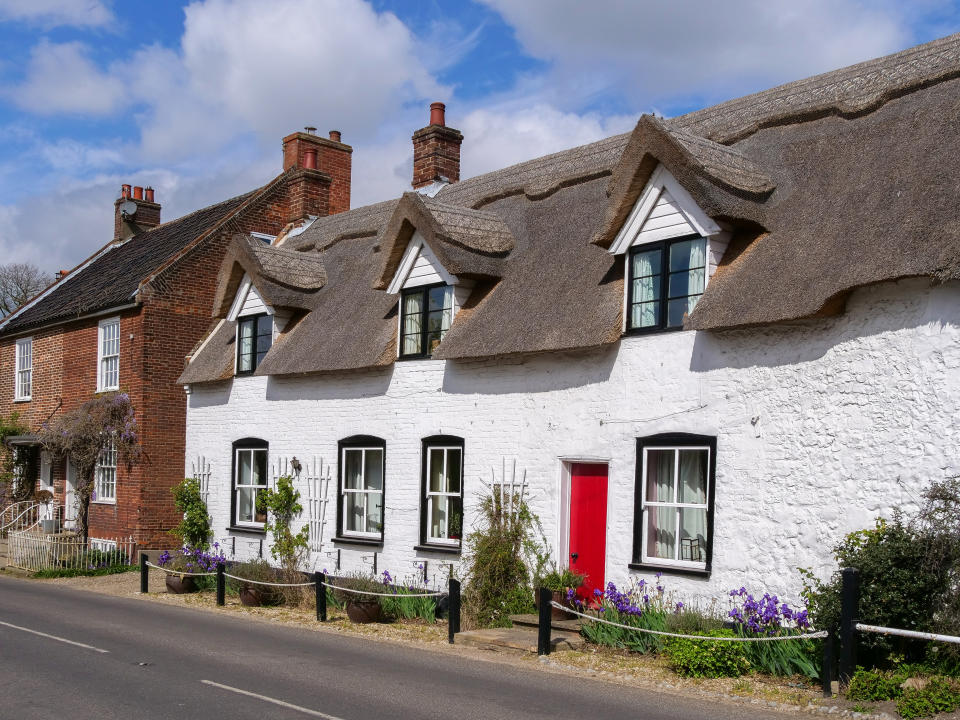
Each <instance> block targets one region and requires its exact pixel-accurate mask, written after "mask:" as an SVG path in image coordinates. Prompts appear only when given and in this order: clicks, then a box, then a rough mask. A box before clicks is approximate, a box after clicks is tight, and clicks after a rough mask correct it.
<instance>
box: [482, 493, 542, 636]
mask: <svg viewBox="0 0 960 720" xmlns="http://www.w3.org/2000/svg"><path fill="white" fill-rule="evenodd" d="M505 500H506V501H507V502H505ZM509 500H510V498H504V497H502V496H501V494H499V493H496V492H495V493H493V494H491V495H490V496H489V497H486V498H484V500H483V501H482V502H481V504H480V522H481V526H480V528H479V529H478V530H476V531H474V532H472V533H470V535H468V536H467V540H466V546H467V555H468V557H469V567H468V568H467V583H466V586H465V587H464V592H463V619H464V627H465V628H471V627H506V626H509V625H510V615H515V614H523V613H531V612H533V611H534V609H535V608H534V604H533V588H532V584H531V583H532V578H534V577H537V576H539V575H541V574H543V570H544V567H545V565H546V563H547V558H548V554H547V551H546V550H545V544H544V543H543V542H542V541H541V538H542V537H543V531H542V529H541V527H540V520H539V519H538V518H537V516H536V515H534V514H533V513H532V512H530V509H529V508H528V507H527V505H526V503H525V502H523V501H522V500H521V498H520V497H519V496H517V495H515V496H514V497H513V501H512V503H511V502H509ZM505 506H507V507H505ZM508 507H512V508H513V510H512V512H511V511H510V510H508V509H507V508H508Z"/></svg>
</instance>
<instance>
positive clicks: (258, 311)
mask: <svg viewBox="0 0 960 720" xmlns="http://www.w3.org/2000/svg"><path fill="white" fill-rule="evenodd" d="M263 313H266V314H267V315H273V308H271V307H270V306H269V305H267V304H266V303H265V302H264V301H263V299H262V298H261V297H260V293H258V292H257V289H256V288H255V287H254V286H253V282H252V281H251V280H250V276H249V275H244V276H243V280H241V281H240V289H239V290H237V295H236V297H235V298H234V299H233V305H231V306H230V312H229V313H227V320H231V321H232V320H236V319H237V318H239V317H245V316H248V315H262V314H263Z"/></svg>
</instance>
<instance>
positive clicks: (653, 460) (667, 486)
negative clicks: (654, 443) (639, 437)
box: [647, 450, 676, 502]
mask: <svg viewBox="0 0 960 720" xmlns="http://www.w3.org/2000/svg"><path fill="white" fill-rule="evenodd" d="M675 456H676V453H675V452H674V451H673V450H648V451H647V500H649V501H651V502H673V474H674V473H673V465H674V458H675Z"/></svg>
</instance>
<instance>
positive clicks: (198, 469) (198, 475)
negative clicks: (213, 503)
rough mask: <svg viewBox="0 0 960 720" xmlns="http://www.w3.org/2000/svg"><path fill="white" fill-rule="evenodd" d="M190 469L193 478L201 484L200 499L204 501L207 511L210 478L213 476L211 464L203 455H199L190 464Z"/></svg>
mask: <svg viewBox="0 0 960 720" xmlns="http://www.w3.org/2000/svg"><path fill="white" fill-rule="evenodd" d="M190 469H191V473H192V475H191V476H192V477H193V478H194V479H195V480H196V481H197V482H199V483H200V497H201V499H202V500H203V504H204V505H206V506H207V510H209V509H210V478H211V477H212V476H213V473H212V471H211V469H210V463H209V461H208V460H207V458H206V457H204V456H203V455H197V457H196V458H194V459H193V460H192V461H191V462H190Z"/></svg>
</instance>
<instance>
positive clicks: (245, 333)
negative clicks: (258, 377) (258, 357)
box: [237, 320, 254, 372]
mask: <svg viewBox="0 0 960 720" xmlns="http://www.w3.org/2000/svg"><path fill="white" fill-rule="evenodd" d="M253 342H254V338H253V320H242V321H241V322H240V347H239V355H238V358H237V369H238V370H240V371H242V372H247V371H250V370H253V355H254V353H253Z"/></svg>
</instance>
